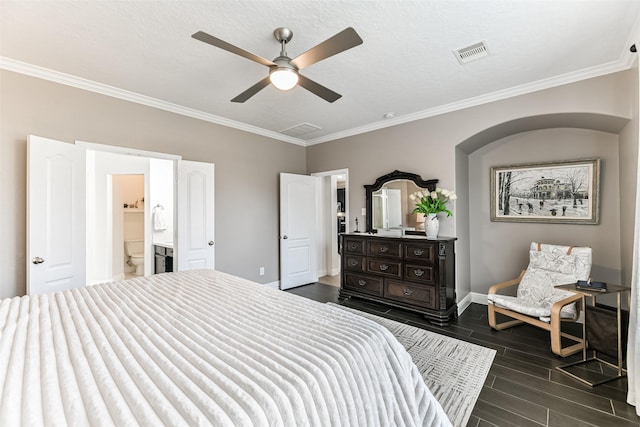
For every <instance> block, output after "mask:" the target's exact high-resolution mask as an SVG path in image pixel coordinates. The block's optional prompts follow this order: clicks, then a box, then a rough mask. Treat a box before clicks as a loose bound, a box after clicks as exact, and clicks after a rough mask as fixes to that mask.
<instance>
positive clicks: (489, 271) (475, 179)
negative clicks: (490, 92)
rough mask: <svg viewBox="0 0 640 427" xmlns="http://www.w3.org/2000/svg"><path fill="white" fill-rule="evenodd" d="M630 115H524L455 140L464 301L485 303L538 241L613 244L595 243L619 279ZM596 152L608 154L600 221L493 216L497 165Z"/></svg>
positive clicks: (603, 268) (609, 272)
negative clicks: (624, 139)
mask: <svg viewBox="0 0 640 427" xmlns="http://www.w3.org/2000/svg"><path fill="white" fill-rule="evenodd" d="M629 121H630V119H629V118H626V117H619V116H613V115H607V114H597V113H558V114H546V115H538V116H530V117H522V118H518V119H514V120H510V121H506V122H503V123H500V124H497V125H495V126H492V127H490V128H487V129H484V130H482V131H480V132H478V133H476V134H474V135H472V136H470V137H469V138H467V139H466V140H464V141H462V142H460V143H459V144H458V145H457V146H456V151H455V162H456V172H455V175H456V192H457V193H458V200H457V202H456V211H457V213H456V216H455V221H456V235H457V237H458V242H457V245H456V256H457V258H458V262H457V265H458V270H457V272H456V274H457V283H458V289H457V293H458V295H457V297H458V301H461V300H466V301H467V302H483V303H485V302H486V297H485V296H486V292H487V290H488V288H489V287H490V286H491V285H492V284H495V283H498V282H500V281H504V280H508V279H510V278H515V277H517V275H518V273H519V272H520V270H521V269H522V268H525V267H526V266H527V264H528V253H527V248H528V244H529V243H530V242H531V241H543V242H546V243H570V244H576V245H580V244H587V245H590V246H592V247H594V246H595V245H598V246H602V247H604V245H606V247H607V250H606V251H604V250H600V251H598V250H597V249H596V250H595V251H594V266H593V270H592V272H593V273H594V274H597V275H598V277H601V278H602V280H605V281H610V282H614V281H616V282H617V283H619V280H620V270H621V266H620V228H621V227H620V215H619V209H624V208H625V207H624V206H623V204H621V203H620V192H619V180H620V175H619V172H618V169H619V168H618V163H619V158H618V157H619V146H618V145H619V144H618V139H619V134H620V132H621V131H622V130H623V129H624V128H625V126H626V125H627V124H628V123H629ZM591 157H599V158H600V159H601V160H602V168H601V184H600V185H601V190H600V191H601V192H600V194H601V205H600V206H601V221H600V224H599V225H594V226H588V225H566V224H539V223H505V222H500V223H497V222H491V221H490V219H489V218H490V215H489V202H490V200H489V199H490V185H489V183H490V181H489V180H490V176H489V170H490V167H491V166H500V165H507V164H519V163H536V162H542V161H553V160H571V159H579V158H591ZM612 206H613V207H614V208H611V207H612ZM605 207H606V211H603V209H605ZM462 266H464V267H462Z"/></svg>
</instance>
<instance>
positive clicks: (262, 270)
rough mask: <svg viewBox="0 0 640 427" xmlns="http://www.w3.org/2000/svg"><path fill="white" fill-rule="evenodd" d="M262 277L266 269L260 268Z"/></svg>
mask: <svg viewBox="0 0 640 427" xmlns="http://www.w3.org/2000/svg"><path fill="white" fill-rule="evenodd" d="M260 275H261V276H264V267H260Z"/></svg>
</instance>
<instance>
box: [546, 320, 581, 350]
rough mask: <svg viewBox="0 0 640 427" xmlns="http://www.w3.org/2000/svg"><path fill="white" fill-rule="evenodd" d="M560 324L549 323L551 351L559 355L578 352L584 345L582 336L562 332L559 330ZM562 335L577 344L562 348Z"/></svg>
mask: <svg viewBox="0 0 640 427" xmlns="http://www.w3.org/2000/svg"><path fill="white" fill-rule="evenodd" d="M561 327H562V324H561V322H555V323H552V324H551V330H550V331H549V334H550V335H551V351H553V353H554V354H557V355H558V356H561V357H567V356H570V355H572V354H574V353H578V352H579V351H582V349H583V346H584V341H583V339H582V338H579V337H576V336H574V335H571V334H567V333H565V332H562V330H561ZM562 337H565V338H569V339H570V340H573V341H576V342H577V344H573V345H570V346H567V347H564V348H562Z"/></svg>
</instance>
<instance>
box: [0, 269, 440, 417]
mask: <svg viewBox="0 0 640 427" xmlns="http://www.w3.org/2000/svg"><path fill="white" fill-rule="evenodd" d="M0 334H1V335H0V425H1V426H4V427H6V426H18V425H24V426H31V425H34V426H37V425H52V426H54V425H56V426H57V425H61V426H63V425H69V426H88V425H91V426H98V425H99V426H108V425H115V426H131V425H144V426H161V425H175V426H200V425H215V426H235V425H237V426H250V425H260V426H267V425H269V426H285V425H286V426H304V425H312V426H330V425H351V426H378V425H380V426H405V425H406V426H410V425H433V426H440V425H442V426H445V425H450V424H449V421H448V419H447V418H446V415H445V414H444V412H443V411H442V408H441V407H440V405H439V404H438V402H437V401H436V400H435V399H434V398H433V396H432V395H431V393H430V392H429V390H428V389H427V387H426V386H425V384H424V381H423V379H422V378H421V376H420V373H419V372H418V370H417V368H416V367H415V365H414V364H413V363H412V361H411V358H410V356H409V355H408V353H407V352H406V351H405V350H404V348H403V347H402V346H401V345H400V344H399V343H398V341H397V340H396V339H395V338H394V337H393V335H392V334H391V333H390V332H389V331H388V330H387V329H385V328H383V327H381V326H379V325H378V324H376V323H374V322H372V321H370V320H368V319H365V318H364V317H360V316H357V315H354V314H352V313H349V312H347V311H345V310H340V309H338V308H333V307H330V306H329V305H327V304H320V303H317V302H314V301H311V300H307V299H305V298H300V297H297V296H295V295H291V294H287V293H285V292H280V291H276V290H273V289H268V288H266V287H264V286H261V285H258V284H255V283H253V282H250V281H247V280H244V279H240V278H238V277H235V276H231V275H228V274H224V273H220V272H216V271H210V270H207V271H194V272H182V273H169V274H161V275H156V276H150V277H145V278H139V279H134V280H129V281H121V282H114V283H108V284H103V285H96V286H88V287H85V288H79V289H74V290H71V291H65V292H57V293H54V294H47V295H38V296H33V297H28V296H25V297H22V298H13V299H5V300H2V301H1V302H0Z"/></svg>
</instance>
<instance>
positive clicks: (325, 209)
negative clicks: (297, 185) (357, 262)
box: [312, 169, 349, 287]
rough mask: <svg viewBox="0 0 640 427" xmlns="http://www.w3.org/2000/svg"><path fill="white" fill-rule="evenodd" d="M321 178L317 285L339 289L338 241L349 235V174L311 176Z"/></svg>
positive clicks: (331, 173) (323, 173) (336, 173)
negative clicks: (347, 233) (345, 234)
mask: <svg viewBox="0 0 640 427" xmlns="http://www.w3.org/2000/svg"><path fill="white" fill-rule="evenodd" d="M312 175H313V176H318V177H321V180H320V181H321V182H320V191H319V194H320V200H319V203H318V233H317V235H318V236H319V238H318V251H317V253H318V276H319V279H318V281H319V282H320V283H324V284H326V285H331V286H336V287H339V286H340V255H339V254H338V239H339V237H338V236H339V235H340V234H341V233H346V232H348V224H349V209H348V204H349V188H348V187H349V186H348V182H349V171H348V169H340V170H333V171H327V172H319V173H315V174H312Z"/></svg>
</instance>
